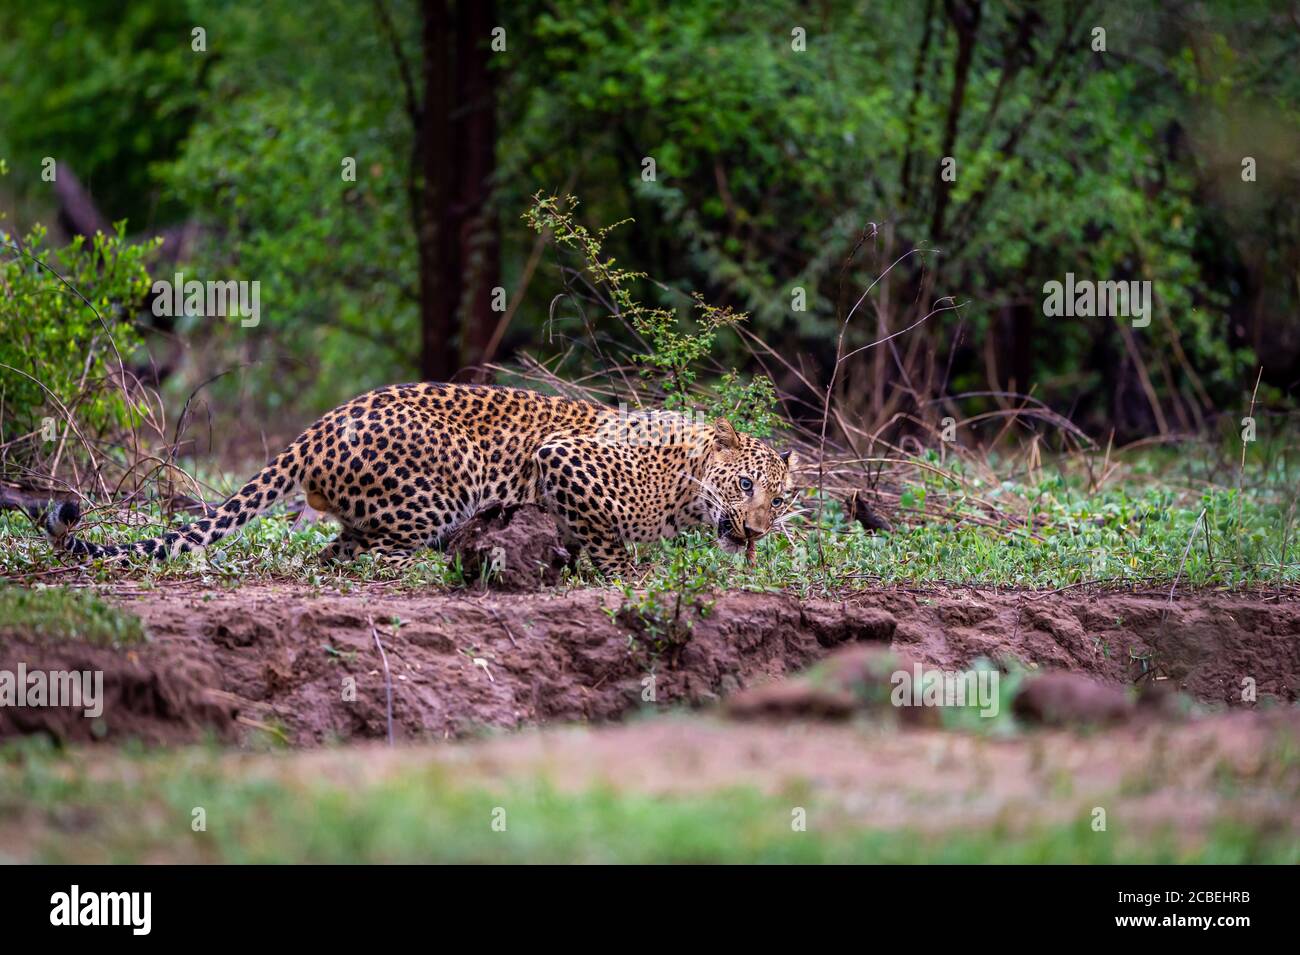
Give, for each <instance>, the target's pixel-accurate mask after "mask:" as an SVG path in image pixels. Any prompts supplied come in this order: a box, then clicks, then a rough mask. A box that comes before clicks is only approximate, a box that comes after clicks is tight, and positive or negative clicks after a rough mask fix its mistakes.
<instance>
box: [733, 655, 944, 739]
mask: <svg viewBox="0 0 1300 955" xmlns="http://www.w3.org/2000/svg"><path fill="white" fill-rule="evenodd" d="M915 663H916V661H915V660H914V659H913V658H912V656H911V655H910V654H908V653H906V652H903V651H898V650H893V649H891V648H889V647H888V646H852V647H846V648H844V649H840V650H835V651H833V652H832V653H831V655H830V656H828V657H827V658H826V659H825V660H823V661H822V662H821V663H818V664H816V665H815V666H814V667H812V668H811V669H810V670H808V671H807V672H805V673H802V674H799V675H798V676H796V677H794V678H793V679H789V680H781V681H778V682H774V683H768V684H765V685H762V686H755V687H751V688H749V689H745V690H742V691H741V692H739V693H737V694H736V695H735V696H732V697H731V698H730V699H729V700H727V704H726V712H727V714H728V715H729V716H732V717H733V718H736V719H754V718H762V719H781V720H784V719H796V718H805V719H808V718H811V719H832V720H833V719H845V718H847V717H849V716H851V715H853V714H854V713H860V712H867V713H872V714H875V715H878V716H884V717H887V718H888V719H889V720H890V721H893V720H897V721H898V722H900V723H902V724H904V725H922V724H926V725H933V724H936V723H937V722H938V719H939V715H938V711H937V710H935V709H934V708H932V707H914V706H904V707H898V706H894V705H893V702H892V699H891V697H892V696H893V694H894V690H895V688H896V687H900V686H901V685H902V683H904V682H905V683H907V684H909V685H911V684H914V683H915V680H914V679H913V672H914V666H915ZM909 689H910V690H911V691H912V692H913V693H914V692H915V691H916V689H917V688H916V687H915V686H914V685H911V686H909Z"/></svg>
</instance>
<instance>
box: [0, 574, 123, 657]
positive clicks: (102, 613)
mask: <svg viewBox="0 0 1300 955" xmlns="http://www.w3.org/2000/svg"><path fill="white" fill-rule="evenodd" d="M9 634H21V635H23V636H25V637H32V636H35V637H39V638H41V639H44V640H58V641H79V642H83V643H89V644H91V645H93V646H99V647H125V646H133V645H135V644H139V643H143V642H144V639H145V635H144V627H143V626H142V625H141V623H140V618H139V617H136V616H135V615H134V614H130V613H127V612H126V611H123V610H120V609H119V608H117V607H114V606H112V605H110V604H108V603H106V602H105V601H103V600H101V599H100V598H99V597H97V596H96V595H95V594H93V593H90V592H88V591H86V590H82V589H75V588H71V587H42V588H38V589H27V588H24V587H14V586H8V585H6V586H0V637H3V636H6V635H9Z"/></svg>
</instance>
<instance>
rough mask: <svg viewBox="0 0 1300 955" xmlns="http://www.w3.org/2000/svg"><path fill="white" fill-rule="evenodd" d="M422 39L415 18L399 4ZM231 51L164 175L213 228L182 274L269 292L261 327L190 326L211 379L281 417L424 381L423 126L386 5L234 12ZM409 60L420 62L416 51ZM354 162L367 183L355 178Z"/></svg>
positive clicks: (225, 51)
mask: <svg viewBox="0 0 1300 955" xmlns="http://www.w3.org/2000/svg"><path fill="white" fill-rule="evenodd" d="M390 6H392V8H393V10H392V12H393V15H394V16H395V17H396V18H397V24H396V25H397V29H398V30H399V32H401V33H402V34H403V35H405V36H408V37H409V36H418V32H419V29H418V20H417V17H416V11H415V9H414V8H413V7H409V8H408V7H406V6H404V5H401V4H396V5H391V4H390ZM211 18H212V20H213V21H214V22H220V23H221V34H220V51H221V55H220V56H219V57H217V58H216V59H215V60H214V62H213V64H212V66H211V70H210V75H209V82H210V85H211V89H212V93H211V95H210V96H207V97H205V98H204V100H203V103H202V108H201V109H200V111H199V113H198V115H197V117H196V119H195V122H194V126H193V131H192V134H191V135H190V136H189V137H188V138H187V139H186V141H185V143H184V144H183V147H182V148H181V150H180V152H179V155H178V156H177V157H176V158H175V159H174V160H171V161H168V162H164V163H160V164H159V165H158V167H157V174H158V176H159V178H160V179H161V180H162V181H163V182H164V183H166V185H167V187H168V189H169V192H170V194H171V195H173V196H175V197H176V198H177V199H178V200H179V201H180V202H181V203H183V204H184V205H185V207H187V208H188V209H190V210H192V212H193V214H195V215H196V216H197V217H199V218H200V219H201V220H203V221H204V222H206V223H208V224H209V225H210V226H211V227H212V229H211V231H210V232H208V233H207V234H206V238H205V239H204V240H203V241H201V242H200V243H199V247H198V249H197V250H196V252H195V254H194V256H193V260H192V261H191V262H189V263H184V264H185V265H186V266H187V268H188V270H189V272H190V273H192V274H195V275H196V276H197V277H213V276H221V277H231V278H238V279H244V280H248V281H254V280H255V281H259V282H261V295H262V302H263V308H262V320H261V323H260V324H259V325H258V326H257V327H256V328H243V327H240V326H239V325H238V323H230V322H220V323H213V322H210V321H205V320H200V319H191V320H188V321H182V322H180V323H178V331H179V332H180V333H181V334H182V335H184V336H186V338H187V339H189V340H191V341H198V342H204V343H206V346H207V347H205V348H203V349H201V350H199V349H196V354H195V361H196V363H197V371H196V373H195V377H196V379H197V380H200V381H201V380H205V379H206V378H208V377H211V376H212V375H215V374H217V373H219V372H223V371H226V370H227V369H229V368H230V367H231V365H232V364H238V365H241V366H243V367H241V369H240V371H239V373H238V374H237V375H232V376H228V377H227V378H224V379H222V380H220V381H218V382H216V383H215V384H214V385H213V388H214V389H215V390H214V392H213V393H214V394H216V395H217V396H218V398H224V399H225V400H227V401H228V400H230V399H231V398H232V397H233V395H234V393H235V392H236V391H243V390H245V389H247V390H250V391H252V392H253V393H254V394H256V395H257V404H258V406H260V407H261V408H262V409H266V410H269V411H270V412H272V413H274V412H275V411H276V410H277V409H279V408H281V407H284V406H286V405H287V406H288V407H289V408H290V410H291V411H294V412H295V413H298V411H299V409H300V408H306V409H307V410H308V412H309V413H310V412H314V411H316V410H320V409H324V408H327V407H330V406H332V405H334V404H337V403H338V402H340V401H342V400H344V399H346V398H349V397H352V396H354V395H356V394H358V393H359V392H361V391H364V390H366V389H367V388H371V387H375V386H378V385H381V384H389V383H391V382H393V381H401V380H410V379H411V378H413V377H415V376H416V373H417V370H418V365H417V360H418V355H419V349H418V347H416V346H415V345H414V344H413V343H414V342H416V341H418V337H419V319H418V314H417V311H418V309H417V304H418V296H417V294H416V277H415V266H416V250H415V248H416V247H415V236H414V234H413V232H412V229H411V210H410V206H409V203H408V196H407V193H406V178H405V176H406V172H407V170H408V167H409V164H410V143H411V129H410V123H409V120H408V119H407V118H406V117H405V115H404V113H403V108H402V99H401V96H400V95H398V92H397V85H396V84H397V75H396V69H395V66H394V63H393V61H392V54H391V52H390V50H389V47H388V44H387V42H386V40H385V39H384V37H383V36H382V35H381V34H380V33H379V31H378V28H377V25H376V20H375V12H374V7H373V6H372V5H371V4H356V3H349V2H345V0H326V2H324V3H322V4H318V5H317V6H316V7H314V8H313V12H312V15H311V16H304V15H303V13H302V9H301V7H300V6H299V5H297V4H287V3H279V2H275V3H267V4H255V5H249V4H243V3H235V2H220V3H218V4H216V9H214V10H213V11H212V13H211ZM409 45H410V47H411V49H410V50H408V53H409V54H410V55H412V56H415V55H417V47H418V44H415V43H411V44H409ZM345 160H353V161H354V162H355V167H356V172H355V181H352V180H349V179H345V178H344V173H345V172H346V171H347V170H346V168H345V165H344V163H345Z"/></svg>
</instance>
